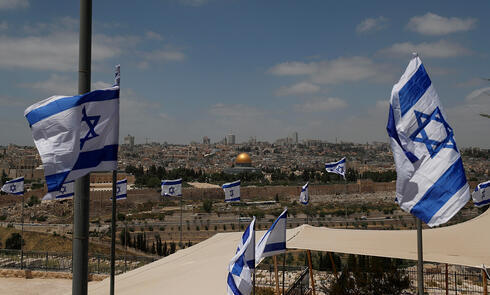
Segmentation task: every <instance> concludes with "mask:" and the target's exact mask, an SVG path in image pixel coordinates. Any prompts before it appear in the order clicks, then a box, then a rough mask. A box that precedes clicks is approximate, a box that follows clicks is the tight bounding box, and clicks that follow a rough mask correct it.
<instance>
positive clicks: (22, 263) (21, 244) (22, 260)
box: [20, 194, 25, 269]
mask: <svg viewBox="0 0 490 295" xmlns="http://www.w3.org/2000/svg"><path fill="white" fill-rule="evenodd" d="M24 202H25V201H24V194H22V210H21V213H20V214H21V215H22V216H21V218H20V219H21V223H22V225H21V236H20V269H24V245H23V244H24V243H23V242H24V206H25V205H24Z"/></svg>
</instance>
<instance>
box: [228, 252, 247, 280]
mask: <svg viewBox="0 0 490 295" xmlns="http://www.w3.org/2000/svg"><path fill="white" fill-rule="evenodd" d="M244 264H245V263H244V261H243V254H242V255H241V256H240V257H238V259H237V260H236V261H235V263H234V264H233V268H232V269H231V273H232V274H234V275H236V276H238V277H239V276H240V275H241V273H242V270H243V265H244Z"/></svg>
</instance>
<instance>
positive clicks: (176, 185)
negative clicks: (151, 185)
mask: <svg viewBox="0 0 490 295" xmlns="http://www.w3.org/2000/svg"><path fill="white" fill-rule="evenodd" d="M162 196H167V197H181V196H182V178H179V179H173V180H162Z"/></svg>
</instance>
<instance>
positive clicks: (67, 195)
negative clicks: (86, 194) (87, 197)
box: [56, 193, 75, 199]
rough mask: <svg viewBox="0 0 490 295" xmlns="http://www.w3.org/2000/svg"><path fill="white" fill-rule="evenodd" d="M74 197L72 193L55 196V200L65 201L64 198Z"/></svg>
mask: <svg viewBox="0 0 490 295" xmlns="http://www.w3.org/2000/svg"><path fill="white" fill-rule="evenodd" d="M74 195H75V194H74V193H69V194H64V195H59V196H56V199H66V198H69V197H73V196H74Z"/></svg>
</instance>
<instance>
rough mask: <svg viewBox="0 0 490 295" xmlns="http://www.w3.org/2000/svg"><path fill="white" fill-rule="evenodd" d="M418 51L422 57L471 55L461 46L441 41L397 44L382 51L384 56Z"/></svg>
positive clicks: (406, 55)
mask: <svg viewBox="0 0 490 295" xmlns="http://www.w3.org/2000/svg"><path fill="white" fill-rule="evenodd" d="M414 51H417V52H418V53H419V55H420V56H422V57H432V58H449V57H457V56H463V55H469V54H471V53H472V52H471V50H469V49H467V48H466V47H464V46H463V45H461V44H458V43H455V42H450V41H446V40H440V41H437V42H422V43H419V44H413V43H410V42H404V43H396V44H393V45H392V46H391V47H388V48H385V49H382V50H380V52H379V53H381V54H382V55H391V56H405V57H408V56H410V55H411V54H412V52H414Z"/></svg>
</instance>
